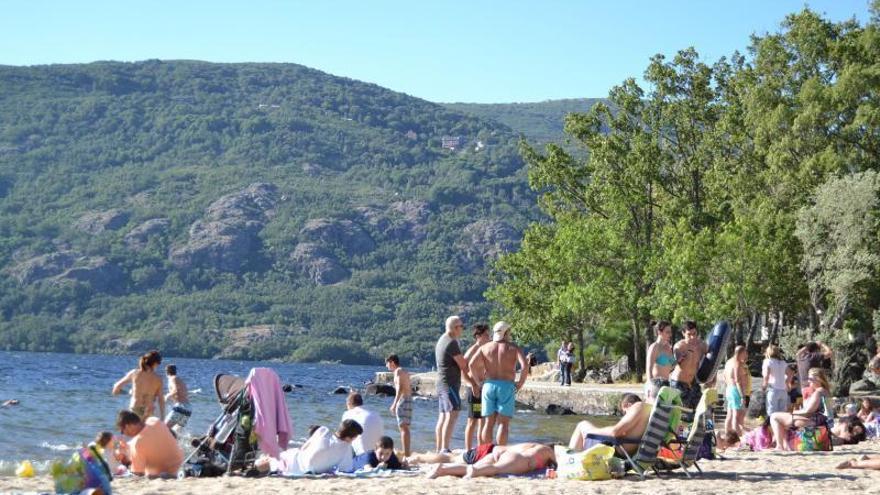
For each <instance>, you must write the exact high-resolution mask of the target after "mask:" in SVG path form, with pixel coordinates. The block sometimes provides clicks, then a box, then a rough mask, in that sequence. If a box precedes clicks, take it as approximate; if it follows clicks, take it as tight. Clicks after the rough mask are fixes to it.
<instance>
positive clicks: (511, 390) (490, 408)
mask: <svg viewBox="0 0 880 495" xmlns="http://www.w3.org/2000/svg"><path fill="white" fill-rule="evenodd" d="M509 333H510V325H509V324H508V323H505V322H503V321H499V322H498V323H496V324H495V326H494V327H493V328H492V342H489V343H487V344H484V345H483V346H481V347H480V349H479V350H478V351H477V352H476V353H475V354H474V356H473V357H472V358H471V360H470V362H469V363H468V365H469V366H470V367H471V380H472V381H473V382H474V390H475V391H476V390H481V392H482V398H483V404H482V410H483V421H484V424H483V430H482V431H481V435H480V443H490V442H491V441H492V433H493V430H494V429H495V423H496V422H497V423H498V425H499V426H498V434H497V437H496V439H495V444H496V445H506V444H507V436H508V434H509V433H510V418H512V417H513V412H514V410H515V404H514V399H515V397H516V392H517V391H518V390H519V389H521V388H522V386H523V384H525V382H526V378H528V376H529V363H528V361H526V357H525V355H523V352H522V350H520V348H519V347H517V346H516V345H514V344H513V343H512V342H510V340H509ZM517 362H518V363H519V366H520V374H519V381H518V382H517V383H514V381H513V380H514V378H516V364H517ZM484 376H485V382H483V380H482V377H484Z"/></svg>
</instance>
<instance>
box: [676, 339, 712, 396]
mask: <svg viewBox="0 0 880 495" xmlns="http://www.w3.org/2000/svg"><path fill="white" fill-rule="evenodd" d="M672 352H673V354H675V362H676V364H675V368H674V369H673V370H672V373H670V374H669V384H670V385H671V386H672V387H673V388H675V389H677V390H678V391H679V392H681V402H682V404H683V405H684V407H687V408H690V409H696V407H697V404H699V402H700V396H701V395H702V393H701V391H700V386H699V385H698V384H697V381H696V378H697V367H698V366H699V365H700V360H701V359H703V356H705V355H706V353H707V352H709V347H708V345H706V343H705V342H704V341H703V339H701V338H700V335H699V334H698V333H697V324H696V323H694V322H693V321H688V322H685V324H684V338H683V339H682V340H679V341H678V342H676V344H675V347H674V348H673V349H672Z"/></svg>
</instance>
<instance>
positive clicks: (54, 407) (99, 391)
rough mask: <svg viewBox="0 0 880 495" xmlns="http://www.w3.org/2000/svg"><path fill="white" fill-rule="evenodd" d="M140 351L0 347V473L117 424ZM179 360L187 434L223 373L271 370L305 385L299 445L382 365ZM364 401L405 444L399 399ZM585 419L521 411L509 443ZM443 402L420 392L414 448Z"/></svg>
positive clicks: (210, 404)
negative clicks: (124, 386)
mask: <svg viewBox="0 0 880 495" xmlns="http://www.w3.org/2000/svg"><path fill="white" fill-rule="evenodd" d="M136 363H137V357H136V356H103V355H88V354H50V353H32V352H3V351H0V402H2V401H5V400H6V399H12V398H15V399H18V400H19V401H21V403H20V405H18V406H13V407H6V408H0V472H2V471H8V470H9V469H10V468H11V465H12V463H13V462H15V461H20V460H23V459H30V460H32V461H38V466H41V467H44V466H45V464H46V461H50V460H53V459H59V458H66V457H68V456H69V455H70V453H71V451H72V450H73V449H74V448H76V447H77V446H79V445H80V444H82V443H87V442H89V441H91V440H93V439H94V437H95V434H96V433H97V432H98V431H100V430H110V431H113V430H114V426H113V425H114V421H115V417H116V413H117V412H118V411H119V410H120V409H124V408H126V407H127V406H128V400H129V397H128V395H119V396H112V395H110V390H111V388H112V387H113V383H114V382H115V381H116V380H118V379H119V378H121V377H122V376H123V375H124V374H125V373H126V372H128V371H129V370H130V369H132V368H134V367H135V366H136ZM166 364H176V365H177V369H178V375H179V376H180V377H181V378H183V379H184V380H185V381H186V383H187V385H188V386H189V389H190V395H191V397H190V400H191V403H192V406H193V416H192V418H191V419H190V422H189V424H188V425H187V430H188V431H187V433H186V434H189V435H193V434H195V435H199V434H202V433H204V431H205V430H206V429H207V428H208V426H209V425H210V424H211V422H212V421H213V420H215V419H216V418H217V416H218V415H219V414H220V407H219V405H218V404H217V402H216V396H215V394H214V387H213V381H212V380H213V377H214V375H216V374H217V373H232V374H236V375H239V376H247V373H248V371H249V370H250V369H251V368H253V367H258V366H267V367H270V368H273V369H274V370H275V371H276V372H277V373H278V375H279V376H280V377H281V380H282V383H291V384H298V385H302V388H298V389H296V390H294V391H293V392H291V393H289V394H287V406H288V409H289V410H290V415H291V419H292V420H293V426H294V435H293V436H292V438H293V439H294V443H301V442H302V441H303V440H304V439H303V436H304V435H305V434H306V429H307V428H308V426H309V425H312V424H319V425H326V426H328V427H331V428H333V427H335V426H336V425H337V424H338V423H339V421H340V418H341V416H342V413H343V411H344V410H345V395H333V394H331V391H332V390H333V389H334V388H336V387H337V386H340V385H342V386H354V387H356V388H358V387H361V386H362V385H363V384H364V383H365V382H367V381H369V380H371V379H372V378H373V377H374V376H375V373H376V372H377V371H385V370H384V369H383V368H381V367H371V366H351V365H341V364H292V363H291V364H287V363H283V364H282V363H269V362H252V361H224V360H208V359H183V358H165V359H163V361H162V365H161V367H160V369H161V370H162V371H161V373H160V374H162V376H163V377H164V366H165V365H166ZM364 400H365V406H366V407H367V408H370V409H372V410H374V411H378V412H379V413H380V414H381V416H382V418H383V419H384V422H385V432H386V434H387V435H389V436H391V437H392V438H394V440H395V444H397V443H398V442H399V436H398V432H397V423H396V421H395V420H394V417H393V415H392V414H391V413H390V412H389V411H388V407H389V406H390V405H391V402H392V400H393V398H391V397H378V396H366V397H365V398H364ZM582 418H583V417H580V416H548V415H545V414H542V413H538V412H536V411H530V410H520V411H517V415H516V417H515V418H514V420H513V422H512V427H511V442H519V441H527V440H530V441H531V440H535V441H545V442H550V441H554V442H559V443H567V442H568V438H569V436H570V434H571V431H572V429H573V428H574V425H575V424H576V423H577V422H578V421H579V420H580V419H582ZM436 421H437V401H436V400H433V399H430V400H429V399H424V400H422V399H420V398H417V399H416V401H415V406H414V410H413V426H412V431H413V436H412V442H413V449H414V450H416V451H429V450H433V445H434V426H435V424H436ZM464 423H465V422H464V420H463V419H461V418H460V419H459V421H458V424H457V428H456V430H455V434H454V435H453V447H455V448H462V447H463V446H464Z"/></svg>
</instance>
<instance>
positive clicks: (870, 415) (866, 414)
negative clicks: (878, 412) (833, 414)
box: [856, 397, 875, 423]
mask: <svg viewBox="0 0 880 495" xmlns="http://www.w3.org/2000/svg"><path fill="white" fill-rule="evenodd" d="M859 406H860V407H859V410H858V411H857V412H856V416H858V417H859V419H861V420H862V422H864V423H868V422H871V421H873V420H874V418H875V412H874V403H873V401H871V399H869V398H868V397H865V398H863V399H862V402H861V404H860V405H859Z"/></svg>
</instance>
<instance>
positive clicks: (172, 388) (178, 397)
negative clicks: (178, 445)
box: [165, 364, 192, 432]
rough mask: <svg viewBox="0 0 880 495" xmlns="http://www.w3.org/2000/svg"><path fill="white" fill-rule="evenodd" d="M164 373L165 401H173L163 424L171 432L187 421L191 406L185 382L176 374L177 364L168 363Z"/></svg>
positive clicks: (190, 414)
mask: <svg viewBox="0 0 880 495" xmlns="http://www.w3.org/2000/svg"><path fill="white" fill-rule="evenodd" d="M165 375H166V376H167V377H168V393H167V394H165V401H166V402H167V401H169V400H170V401H174V403H175V404H174V406H173V407H172V408H171V412H170V413H168V417H167V418H165V425H166V426H167V427H168V428H170V429H171V431H172V432H174V431H175V429H176V430H180V429H182V428H184V427H185V426H186V424H187V423H188V422H189V418H190V416H192V406H190V404H189V392H188V391H187V388H186V383H185V382H184V381H183V379H181V378H180V377H179V376H177V366H174V365H173V364H169V365H168V366H166V367H165Z"/></svg>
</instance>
